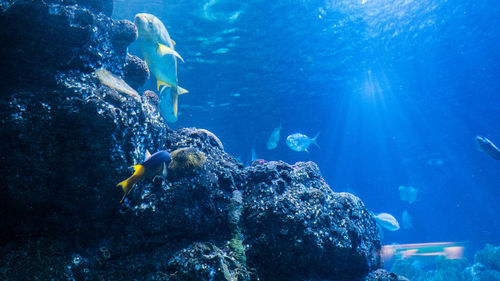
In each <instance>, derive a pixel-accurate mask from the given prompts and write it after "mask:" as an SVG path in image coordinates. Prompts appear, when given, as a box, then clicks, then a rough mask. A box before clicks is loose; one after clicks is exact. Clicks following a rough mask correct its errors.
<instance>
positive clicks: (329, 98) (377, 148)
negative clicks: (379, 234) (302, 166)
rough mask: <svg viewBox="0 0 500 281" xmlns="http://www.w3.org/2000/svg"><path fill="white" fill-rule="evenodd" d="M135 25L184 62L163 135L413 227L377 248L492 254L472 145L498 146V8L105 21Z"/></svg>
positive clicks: (194, 11) (123, 10)
mask: <svg viewBox="0 0 500 281" xmlns="http://www.w3.org/2000/svg"><path fill="white" fill-rule="evenodd" d="M139 12H148V13H152V14H155V15H156V16H158V17H159V18H160V19H161V20H162V21H163V22H164V24H165V25H166V27H167V29H168V31H169V33H170V36H171V37H172V38H173V39H174V40H175V41H176V42H177V45H176V50H177V51H178V52H179V53H180V54H181V55H182V56H183V58H184V60H185V63H180V64H179V85H181V86H182V87H184V88H186V89H188V90H189V91H190V93H189V94H187V95H183V96H181V97H180V101H179V103H180V112H181V115H180V117H179V121H178V122H177V123H175V124H171V127H174V128H175V127H177V126H183V127H191V126H195V127H202V128H206V129H209V130H211V131H213V132H214V133H215V134H216V135H218V136H219V138H220V139H221V140H222V142H223V143H224V145H225V148H226V151H228V152H229V153H231V154H233V155H234V156H238V157H240V159H241V160H242V161H243V162H244V163H248V162H249V161H250V157H251V155H250V152H251V149H252V148H254V149H255V150H256V152H257V155H258V157H259V158H263V159H266V160H284V161H287V162H290V163H294V162H296V161H308V160H312V161H314V162H316V163H317V164H318V165H319V167H320V169H321V171H322V174H323V176H324V177H325V179H326V181H327V182H328V183H329V184H330V186H331V187H332V189H333V190H334V191H348V192H352V193H354V194H355V195H357V196H359V197H360V198H361V199H362V200H363V201H364V202H365V204H366V205H367V207H368V208H369V209H370V210H372V211H374V212H375V213H377V212H388V213H391V214H393V215H394V216H395V217H396V218H398V220H401V214H402V213H403V211H405V210H407V211H408V212H409V214H410V215H411V216H412V218H413V225H414V227H413V228H412V229H409V230H400V231H397V232H393V233H388V232H386V233H385V237H384V243H393V242H397V243H412V242H438V241H461V242H467V244H466V245H467V247H468V254H469V256H470V254H471V253H472V252H473V251H475V250H477V249H478V248H482V247H483V246H484V244H485V243H492V244H496V245H498V244H500V220H499V215H498V214H499V212H500V204H499V202H500V200H499V199H500V162H499V161H496V160H494V159H492V158H490V157H488V156H487V155H486V154H484V153H482V152H481V151H479V150H478V148H477V145H476V143H475V140H474V137H475V136H476V135H478V134H479V135H484V136H486V137H488V138H489V139H491V140H492V141H493V142H496V143H497V145H498V144H500V94H499V93H500V91H499V90H500V77H499V76H500V75H499V74H500V39H499V38H500V27H499V23H500V20H499V16H498V15H500V2H498V1H494V0H484V1H464V0H462V1H459V0H449V1H445V0H441V1H438V0H434V1H432V0H421V1H412V0H406V1H398V0H385V1H383V0H366V3H364V4H363V3H362V0H356V1H349V0H347V1H334V0H331V1H282V0H280V1H262V0H257V1H233V0H210V1H207V0H205V1H198V0H191V1H158V0H153V1H143V0H133V1H130V0H127V1H125V0H116V1H115V10H114V14H113V17H114V18H116V19H129V20H133V17H134V15H135V14H136V13H139ZM129 52H131V53H132V54H135V55H138V56H140V57H142V55H141V53H140V51H139V49H138V47H137V46H136V45H135V44H134V45H132V46H131V47H130V49H129ZM154 88H155V84H154V81H153V80H151V81H149V82H148V83H147V84H146V85H145V87H144V89H154ZM280 122H281V124H282V126H283V130H282V135H281V141H280V143H279V146H278V148H277V149H276V150H272V151H269V150H267V149H266V141H267V138H268V137H269V134H270V133H271V131H272V130H273V128H275V127H277V126H279V124H280ZM295 132H302V133H305V134H307V135H310V136H314V135H315V134H316V133H317V132H321V134H320V136H319V138H318V144H319V147H320V148H316V147H312V148H311V149H310V154H308V153H305V152H304V153H300V152H295V151H292V150H290V149H289V148H288V147H287V146H286V144H285V142H284V139H285V138H286V136H287V135H289V134H291V133H295ZM439 161H442V165H436V164H435V163H436V162H439ZM399 185H411V186H414V187H416V188H418V189H419V194H418V199H417V201H416V202H415V203H413V204H408V203H406V202H402V201H401V200H400V199H399V193H398V186H399ZM400 223H401V221H400Z"/></svg>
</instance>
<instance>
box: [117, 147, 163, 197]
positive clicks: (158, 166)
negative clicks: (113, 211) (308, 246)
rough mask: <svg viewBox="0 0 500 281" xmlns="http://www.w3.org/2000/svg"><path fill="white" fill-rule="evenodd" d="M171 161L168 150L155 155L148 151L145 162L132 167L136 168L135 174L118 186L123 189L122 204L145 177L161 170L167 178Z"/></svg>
mask: <svg viewBox="0 0 500 281" xmlns="http://www.w3.org/2000/svg"><path fill="white" fill-rule="evenodd" d="M171 159H172V158H171V157H170V154H169V153H168V152H167V151H166V150H160V151H158V152H156V153H154V154H153V155H151V154H150V153H149V151H147V152H146V158H145V159H144V161H143V162H142V163H141V164H138V165H134V166H132V167H131V168H134V174H133V175H131V176H130V177H129V178H128V179H126V180H124V181H122V182H120V183H119V184H117V185H116V186H119V187H121V188H122V189H123V197H122V200H120V203H122V202H123V200H125V197H127V195H128V194H129V193H130V192H132V190H133V189H134V187H135V185H136V184H137V183H138V182H139V181H140V180H142V179H143V178H144V177H146V176H148V175H149V176H150V175H153V174H155V173H158V171H160V170H163V176H166V175H167V166H168V164H169V163H170V160H171Z"/></svg>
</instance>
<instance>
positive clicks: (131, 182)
mask: <svg viewBox="0 0 500 281" xmlns="http://www.w3.org/2000/svg"><path fill="white" fill-rule="evenodd" d="M132 168H134V170H135V171H134V174H133V175H132V176H130V177H129V178H128V179H126V180H124V181H122V182H120V183H119V184H117V185H116V186H119V187H121V188H122V189H123V197H122V200H120V203H122V202H123V200H125V197H127V195H128V194H129V193H130V192H132V190H133V189H134V187H135V185H136V184H137V182H139V181H140V180H141V179H142V178H143V177H144V174H145V168H144V166H142V165H134V166H132Z"/></svg>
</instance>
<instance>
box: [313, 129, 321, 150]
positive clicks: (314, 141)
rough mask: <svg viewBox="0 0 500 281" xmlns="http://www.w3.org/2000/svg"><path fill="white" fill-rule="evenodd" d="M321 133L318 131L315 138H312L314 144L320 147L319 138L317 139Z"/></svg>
mask: <svg viewBox="0 0 500 281" xmlns="http://www.w3.org/2000/svg"><path fill="white" fill-rule="evenodd" d="M319 133H321V132H318V133H317V134H316V136H314V138H312V142H313V143H314V144H315V145H316V146H317V147H318V148H319V145H318V143H317V142H316V140H317V139H318V137H319Z"/></svg>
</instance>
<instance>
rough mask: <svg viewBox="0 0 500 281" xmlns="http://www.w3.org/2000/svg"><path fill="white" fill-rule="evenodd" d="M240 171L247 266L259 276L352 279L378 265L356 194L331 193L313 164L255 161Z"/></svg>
mask: <svg viewBox="0 0 500 281" xmlns="http://www.w3.org/2000/svg"><path fill="white" fill-rule="evenodd" d="M246 174H247V180H248V188H247V189H246V190H245V193H244V195H243V198H244V202H245V205H244V206H245V208H244V215H243V224H244V233H245V243H248V244H249V248H248V251H247V258H248V264H249V266H252V267H255V268H257V270H258V272H259V274H260V276H261V277H262V278H263V279H264V280H283V278H284V279H289V280H299V279H307V278H322V279H327V280H357V279H359V278H361V277H363V276H364V275H365V274H366V273H368V272H369V271H370V270H372V269H375V268H377V267H378V266H379V263H380V261H379V259H378V257H377V255H376V254H375V253H377V251H378V250H379V249H380V243H379V241H378V240H377V239H376V237H377V236H376V235H377V227H376V225H375V222H374V221H373V219H372V218H371V216H370V214H369V213H368V211H367V210H366V208H365V207H364V205H363V203H362V202H361V201H360V200H359V199H358V198H356V197H355V196H353V195H351V194H347V193H334V192H332V191H331V189H330V188H329V187H328V185H327V184H326V183H325V182H324V181H323V180H322V178H321V175H320V173H319V169H318V167H317V166H316V164H314V163H312V162H308V163H297V164H295V165H288V164H286V163H283V162H262V161H261V162H259V161H255V162H254V164H253V166H252V167H249V168H247V169H246Z"/></svg>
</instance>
